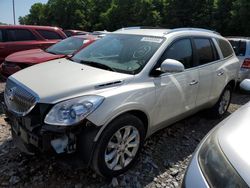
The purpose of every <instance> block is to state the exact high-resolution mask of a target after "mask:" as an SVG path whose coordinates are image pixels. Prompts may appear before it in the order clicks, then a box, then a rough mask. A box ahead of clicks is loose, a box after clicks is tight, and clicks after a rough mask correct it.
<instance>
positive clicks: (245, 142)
mask: <svg viewBox="0 0 250 188" xmlns="http://www.w3.org/2000/svg"><path fill="white" fill-rule="evenodd" d="M249 135H250V103H248V104H246V105H245V106H243V107H242V108H240V109H239V110H238V111H236V112H235V113H234V114H233V115H231V116H230V117H229V118H228V119H227V121H225V124H224V125H223V126H222V127H220V128H219V130H218V140H219V144H220V146H221V149H222V151H223V152H224V154H225V156H226V157H227V158H228V160H229V161H230V163H231V164H232V165H233V167H234V168H235V169H236V171H237V172H238V173H239V175H240V176H241V177H242V178H243V179H244V180H245V182H246V183H247V184H248V185H250V176H249V174H250V147H249V145H250V136H249Z"/></svg>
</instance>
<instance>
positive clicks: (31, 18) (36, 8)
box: [19, 3, 47, 25]
mask: <svg viewBox="0 0 250 188" xmlns="http://www.w3.org/2000/svg"><path fill="white" fill-rule="evenodd" d="M46 14H47V5H46V4H42V3H35V4H34V5H32V6H31V8H30V13H29V14H28V15H26V16H24V17H19V23H20V24H30V25H47V15H46Z"/></svg>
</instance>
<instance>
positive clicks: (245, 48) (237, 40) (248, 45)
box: [227, 37, 250, 82]
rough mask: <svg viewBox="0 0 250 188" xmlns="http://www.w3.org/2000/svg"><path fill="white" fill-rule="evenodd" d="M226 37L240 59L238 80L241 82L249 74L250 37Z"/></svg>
mask: <svg viewBox="0 0 250 188" xmlns="http://www.w3.org/2000/svg"><path fill="white" fill-rule="evenodd" d="M227 39H228V41H229V42H230V43H231V45H232V47H233V49H234V51H235V54H236V55H237V57H238V58H239V60H240V71H239V76H238V82H241V81H243V80H244V79H246V78H249V76H250V38H247V37H227Z"/></svg>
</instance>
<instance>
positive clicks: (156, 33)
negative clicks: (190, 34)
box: [114, 29, 171, 37]
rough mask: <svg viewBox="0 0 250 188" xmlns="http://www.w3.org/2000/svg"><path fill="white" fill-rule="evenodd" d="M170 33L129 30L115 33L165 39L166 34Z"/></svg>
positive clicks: (160, 30)
mask: <svg viewBox="0 0 250 188" xmlns="http://www.w3.org/2000/svg"><path fill="white" fill-rule="evenodd" d="M169 31H171V30H170V29H128V30H119V31H115V32H114V33H120V34H133V35H148V36H158V37H164V35H165V33H167V32H169Z"/></svg>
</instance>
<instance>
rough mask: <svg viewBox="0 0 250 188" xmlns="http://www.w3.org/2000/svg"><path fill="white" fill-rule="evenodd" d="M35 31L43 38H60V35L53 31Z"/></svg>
mask: <svg viewBox="0 0 250 188" xmlns="http://www.w3.org/2000/svg"><path fill="white" fill-rule="evenodd" d="M37 32H38V33H39V34H40V35H42V37H43V38H45V39H62V37H61V36H60V35H59V34H58V33H57V32H54V31H47V30H37Z"/></svg>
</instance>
